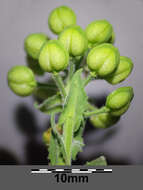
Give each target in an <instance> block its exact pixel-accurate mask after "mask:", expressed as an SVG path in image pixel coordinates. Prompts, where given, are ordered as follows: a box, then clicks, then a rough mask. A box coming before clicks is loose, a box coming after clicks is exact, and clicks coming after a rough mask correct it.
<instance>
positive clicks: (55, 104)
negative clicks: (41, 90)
mask: <svg viewBox="0 0 143 190" xmlns="http://www.w3.org/2000/svg"><path fill="white" fill-rule="evenodd" d="M34 106H35V108H36V109H38V110H40V111H41V112H43V113H45V114H52V113H59V112H61V111H62V108H63V106H62V101H61V96H60V95H59V94H56V95H54V96H52V97H50V98H47V99H46V100H45V101H43V102H42V103H41V104H38V103H37V102H36V103H35V104H34Z"/></svg>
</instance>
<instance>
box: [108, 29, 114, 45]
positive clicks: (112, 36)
mask: <svg viewBox="0 0 143 190" xmlns="http://www.w3.org/2000/svg"><path fill="white" fill-rule="evenodd" d="M108 43H111V44H114V43H115V32H114V31H112V35H111V37H110V39H109V40H108Z"/></svg>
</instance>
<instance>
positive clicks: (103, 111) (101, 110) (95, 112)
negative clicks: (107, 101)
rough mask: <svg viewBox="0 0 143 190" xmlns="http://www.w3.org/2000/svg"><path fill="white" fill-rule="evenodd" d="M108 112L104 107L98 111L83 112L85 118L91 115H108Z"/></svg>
mask: <svg viewBox="0 0 143 190" xmlns="http://www.w3.org/2000/svg"><path fill="white" fill-rule="evenodd" d="M109 111H110V110H109V109H108V108H106V107H105V106H104V107H102V108H100V109H95V110H94V111H91V112H85V113H84V116H85V117H90V116H91V115H98V114H101V113H109Z"/></svg>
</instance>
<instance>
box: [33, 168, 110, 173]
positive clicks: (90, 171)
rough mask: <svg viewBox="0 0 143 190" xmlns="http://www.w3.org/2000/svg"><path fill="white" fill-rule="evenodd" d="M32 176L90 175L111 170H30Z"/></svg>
mask: <svg viewBox="0 0 143 190" xmlns="http://www.w3.org/2000/svg"><path fill="white" fill-rule="evenodd" d="M31 173H32V174H44V173H45V174H48V173H61V174H62V173H74V174H75V173H76V174H84V173H85V174H88V173H89V174H90V173H112V169H45V168H42V169H31Z"/></svg>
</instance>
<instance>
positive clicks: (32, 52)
mask: <svg viewBox="0 0 143 190" xmlns="http://www.w3.org/2000/svg"><path fill="white" fill-rule="evenodd" d="M47 40H48V37H47V36H46V35H45V34H43V33H35V34H30V35H28V36H27V37H26V39H25V41H24V47H25V51H26V52H27V54H28V55H29V56H31V57H32V58H33V59H38V57H39V53H40V49H41V47H42V46H43V44H44V43H45V42H46V41H47Z"/></svg>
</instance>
